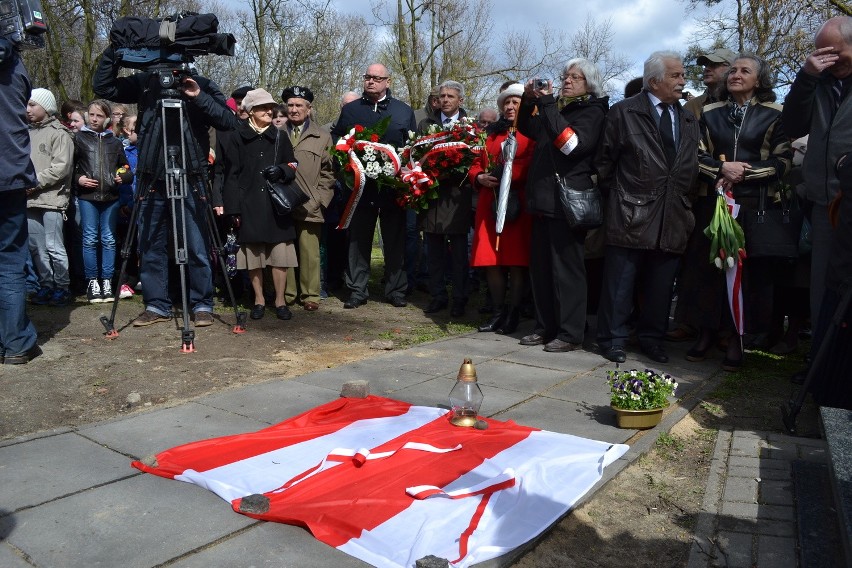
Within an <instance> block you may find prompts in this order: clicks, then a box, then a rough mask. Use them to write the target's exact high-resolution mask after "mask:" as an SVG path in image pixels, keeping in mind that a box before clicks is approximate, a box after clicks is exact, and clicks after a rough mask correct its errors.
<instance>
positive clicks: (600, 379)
mask: <svg viewBox="0 0 852 568" xmlns="http://www.w3.org/2000/svg"><path fill="white" fill-rule="evenodd" d="M546 396H549V397H551V398H558V399H560V400H567V401H571V402H576V403H581V404H586V405H594V406H609V400H610V396H609V386H608V385H607V384H606V375H605V374H603V373H602V372H601V371H591V372H587V373H580V374H577V375H575V376H574V377H572V378H571V379H570V380H569V381H567V382H564V383H562V384H559V385H557V386H555V387H553V388H552V389H550V390H548V391H547V393H546Z"/></svg>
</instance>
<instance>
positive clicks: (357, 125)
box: [355, 124, 364, 132]
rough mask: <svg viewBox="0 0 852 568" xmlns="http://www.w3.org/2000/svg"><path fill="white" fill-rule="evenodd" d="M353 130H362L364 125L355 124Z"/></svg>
mask: <svg viewBox="0 0 852 568" xmlns="http://www.w3.org/2000/svg"><path fill="white" fill-rule="evenodd" d="M355 132H364V127H363V126H361V125H360V124H356V125H355Z"/></svg>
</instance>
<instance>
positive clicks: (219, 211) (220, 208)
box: [213, 207, 225, 217]
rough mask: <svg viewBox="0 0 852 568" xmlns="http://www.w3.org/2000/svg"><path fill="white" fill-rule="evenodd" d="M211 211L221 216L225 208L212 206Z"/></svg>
mask: <svg viewBox="0 0 852 568" xmlns="http://www.w3.org/2000/svg"><path fill="white" fill-rule="evenodd" d="M213 212H214V213H215V214H216V215H218V216H219V217H221V216H222V215H224V214H225V208H224V207H214V208H213Z"/></svg>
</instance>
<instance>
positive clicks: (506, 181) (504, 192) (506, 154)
mask: <svg viewBox="0 0 852 568" xmlns="http://www.w3.org/2000/svg"><path fill="white" fill-rule="evenodd" d="M517 151H518V140H517V139H516V138H515V127H514V126H513V127H512V128H510V129H509V136H508V137H506V140H505V141H504V142H503V175H502V177H501V178H500V191H499V193H498V194H497V223H496V225H495V227H494V228H495V230H496V232H497V241H496V242H495V243H494V250H500V234H501V233H502V232H503V225H505V224H506V207H507V206H508V204H509V191H510V187H511V185H512V162H513V161H514V160H515V153H516V152H517Z"/></svg>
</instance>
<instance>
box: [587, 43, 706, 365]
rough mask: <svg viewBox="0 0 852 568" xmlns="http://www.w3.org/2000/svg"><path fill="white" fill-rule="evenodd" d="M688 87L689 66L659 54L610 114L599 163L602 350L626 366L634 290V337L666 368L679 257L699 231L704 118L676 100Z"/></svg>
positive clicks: (665, 53)
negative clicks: (637, 308) (696, 197)
mask: <svg viewBox="0 0 852 568" xmlns="http://www.w3.org/2000/svg"><path fill="white" fill-rule="evenodd" d="M685 84H686V81H685V79H684V70H683V61H682V60H681V58H680V56H679V55H678V54H677V53H675V52H668V51H658V52H655V53H652V54H651V56H650V57H649V58H648V60H647V61H645V70H644V74H643V89H642V92H641V93H639V94H638V95H635V96H633V97H630V98H629V99H625V100H623V101H621V102H620V103H617V104H615V105H614V106H613V107H612V108H611V109H610V111H609V114H608V115H607V119H606V126H605V127H604V135H603V140H602V142H601V146H600V149H599V151H598V155H597V158H596V167H597V170H598V176H599V185H600V189H601V191H602V192H603V193H604V195H605V196H606V197H607V198H608V199H607V203H608V206H607V213H606V220H605V228H606V244H607V248H606V260H605V263H604V273H603V289H602V292H601V303H600V305H601V307H600V309H599V311H598V345H599V347H600V349H601V353H602V354H603V356H604V357H605V358H607V359H609V360H610V361H614V362H616V363H623V362H624V361H625V359H626V354H625V351H624V347H625V344H626V342H627V337H628V327H627V319H628V317H629V315H630V312H631V310H632V308H633V305H632V303H633V302H632V298H633V288H634V285H637V284H638V286H639V292H640V295H641V297H642V299H643V303H642V306H641V312H640V316H639V319H638V321H637V324H636V332H637V336H638V338H639V343H640V346H641V348H642V351H643V352H644V353H645V355H647V356H648V357H649V358H651V359H652V360H654V361H657V362H659V363H665V362H667V361H668V355H666V352H665V350H664V349H663V346H662V341H663V338H664V336H665V332H666V328H667V326H668V314H669V308H670V306H671V295H672V284H673V282H674V277H675V273H676V271H677V267H678V257H679V255H680V254H682V253H683V251H684V249H685V248H686V242H687V239H688V238H689V234H690V233H691V232H692V229H693V227H694V225H695V218H694V217H693V215H692V211H691V210H690V193H691V192H692V191H693V183H692V182H693V179H694V178H695V175H696V172H697V169H698V157H697V151H696V149H697V146H698V138H699V129H698V120H697V119H696V118H695V116H694V115H692V114H691V113H686V112H684V111H683V110H682V109H681V107H680V104H678V100H680V98H681V94H682V93H683V87H684V85H685Z"/></svg>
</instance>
